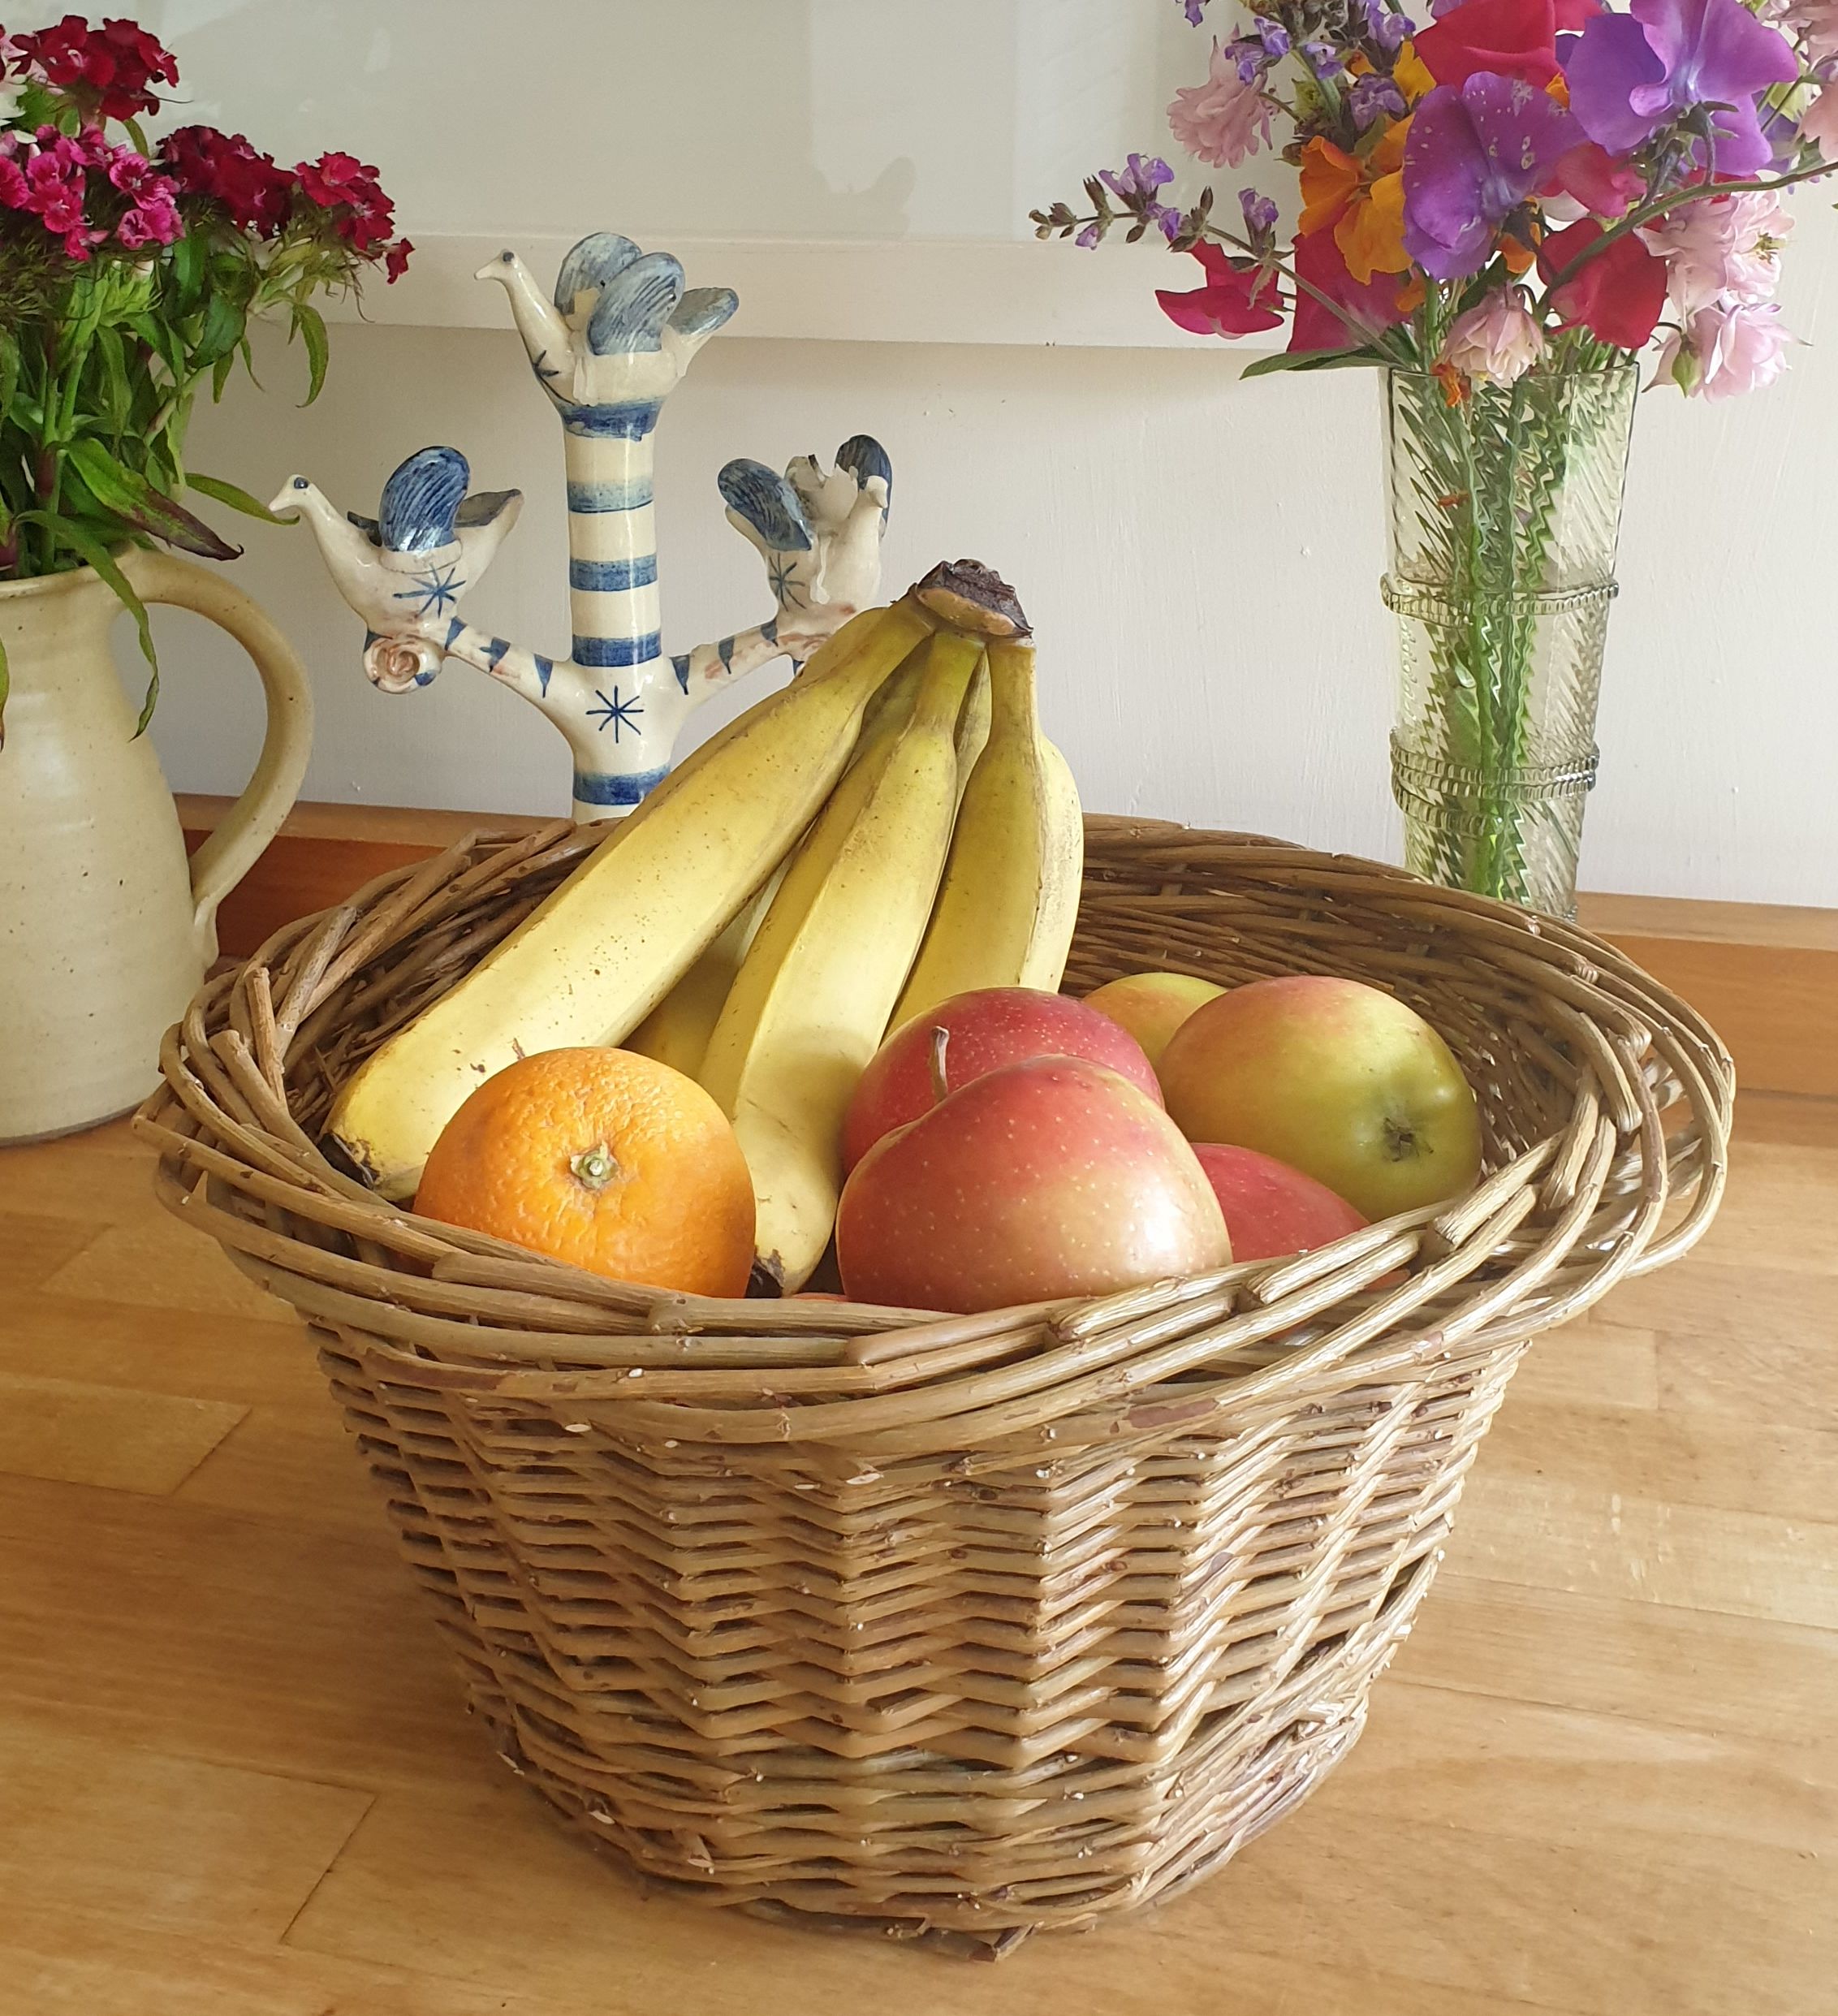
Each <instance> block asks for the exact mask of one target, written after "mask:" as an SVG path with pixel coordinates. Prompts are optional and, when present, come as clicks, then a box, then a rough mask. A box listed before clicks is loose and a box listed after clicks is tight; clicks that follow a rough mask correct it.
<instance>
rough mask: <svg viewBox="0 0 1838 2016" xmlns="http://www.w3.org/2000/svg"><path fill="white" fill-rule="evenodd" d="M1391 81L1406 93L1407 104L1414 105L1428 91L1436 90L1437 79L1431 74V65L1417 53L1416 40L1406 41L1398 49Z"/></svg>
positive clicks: (1392, 67) (1392, 66) (1405, 101)
mask: <svg viewBox="0 0 1838 2016" xmlns="http://www.w3.org/2000/svg"><path fill="white" fill-rule="evenodd" d="M1391 81H1392V83H1393V84H1396V86H1397V88H1399V90H1400V91H1401V92H1402V93H1404V103H1405V104H1406V105H1414V104H1416V102H1417V100H1418V99H1419V98H1420V97H1422V95H1423V94H1424V93H1425V92H1426V91H1434V90H1435V88H1436V80H1435V78H1434V77H1432V76H1430V70H1429V66H1428V65H1427V64H1426V63H1425V62H1424V60H1423V58H1422V57H1421V56H1419V55H1418V54H1417V45H1416V44H1415V43H1414V42H1406V43H1405V44H1404V47H1403V48H1402V49H1400V50H1399V51H1398V59H1397V61H1396V63H1393V64H1392V65H1391Z"/></svg>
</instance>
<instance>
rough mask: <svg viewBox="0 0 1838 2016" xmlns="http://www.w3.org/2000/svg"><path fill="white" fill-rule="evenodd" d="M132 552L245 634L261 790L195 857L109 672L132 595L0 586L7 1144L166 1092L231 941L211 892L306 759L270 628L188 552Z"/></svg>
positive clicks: (274, 819)
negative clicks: (184, 1030)
mask: <svg viewBox="0 0 1838 2016" xmlns="http://www.w3.org/2000/svg"><path fill="white" fill-rule="evenodd" d="M122 566H123V570H124V571H125V572H127V575H128V576H129V578H130V579H131V580H132V581H133V583H134V585H135V587H136V589H137V590H138V592H139V593H140V596H141V598H142V599H143V600H144V601H146V602H170V603H174V604H175V605H177V606H178V607H181V608H185V609H192V610H195V611H196V612H197V613H198V614H199V615H202V616H205V617H208V618H209V619H210V621H212V622H213V623H215V624H219V625H220V626H221V627H222V628H224V629H226V630H227V631H228V632H230V634H231V636H232V637H235V640H236V641H237V642H238V643H239V644H240V645H242V646H243V648H244V650H246V651H247V652H248V654H249V656H250V658H252V659H253V660H254V662H255V668H256V670H257V672H259V673H260V674H261V684H262V689H263V691H264V693H265V695H266V697H267V702H268V725H267V732H266V734H265V736H264V738H263V740H262V745H261V760H260V761H259V762H257V765H256V771H255V775H254V777H253V778H252V780H251V781H250V784H249V785H248V789H247V790H245V791H244V793H243V795H242V796H241V797H239V799H238V800H237V801H236V802H235V805H234V806H233V807H232V808H231V811H230V813H229V814H228V816H227V818H225V819H224V821H223V822H222V825H221V826H219V827H218V829H217V831H215V832H214V834H212V835H211V836H210V838H209V840H206V841H205V844H204V845H203V846H202V847H201V848H199V849H198V852H197V853H196V855H195V856H194V857H192V860H191V861H187V860H186V857H185V843H184V838H183V834H182V833H181V832H180V831H179V814H178V810H177V808H176V807H175V805H174V804H173V802H172V794H171V792H170V791H169V790H168V789H167V788H166V779H165V778H164V776H163V775H162V774H161V771H160V766H159V758H157V756H156V755H155V754H154V753H153V744H152V742H151V741H150V740H149V739H148V738H147V737H146V736H144V735H143V736H139V737H136V735H135V732H134V714H133V710H132V709H131V708H130V706H129V705H128V702H127V695H126V693H124V692H123V689H122V684H121V681H120V680H119V677H118V676H117V675H116V672H115V667H114V654H113V651H112V650H111V648H110V631H111V630H112V629H113V628H114V624H115V623H116V620H117V619H119V617H120V616H121V615H122V614H123V610H122V606H121V604H120V602H119V601H118V600H117V599H116V598H115V596H114V594H113V593H112V591H111V590H110V589H109V587H108V586H107V585H106V583H105V582H104V581H102V580H101V577H100V576H97V574H96V573H95V572H93V570H91V569H90V568H82V569H80V570H79V571H77V572H72V573H67V574H53V575H48V576H44V577H43V578H41V579H39V580H35V581H8V582H0V643H3V644H4V645H5V646H6V662H7V668H8V671H9V672H10V674H11V685H12V689H11V695H10V697H9V698H8V700H7V702H6V744H5V746H4V747H3V748H0V1142H20V1141H31V1140H33V1139H37V1138H41V1137H43V1136H45V1135H50V1134H58V1133H71V1132H72V1131H74V1130H75V1129H78V1128H81V1127H88V1126H91V1125H94V1124H95V1123H96V1122H97V1121H98V1120H106V1119H108V1118H110V1117H111V1116H114V1115H116V1114H119V1113H123V1112H127V1110H128V1109H129V1108H131V1107H133V1106H135V1105H136V1104H137V1103H139V1102H140V1099H142V1098H143V1097H144V1096H145V1094H147V1093H148V1092H149V1091H150V1090H152V1089H153V1084H154V1082H155V1081H156V1079H157V1076H158V1057H159V1047H160V1038H161V1037H162V1035H163V1034H165V1032H166V1030H167V1029H168V1028H169V1027H170V1025H172V1024H173V1023H174V1022H175V1021H178V1020H179V1017H180V1016H181V1015H182V1014H183V1012H184V1009H185V1006H186V1004H187V1003H188V1001H189V1000H190V999H191V997H192V994H193V993H194V992H195V991H196V989H197V987H198V985H199V983H200V982H201V980H202V979H203V978H204V974H205V969H206V968H207V967H208V966H209V964H210V962H211V961H212V960H213V959H214V958H215V957H216V956H217V907H218V904H219V903H221V902H222V900H223V898H224V896H226V895H227V893H228V892H229V891H231V889H233V888H234V887H235V886H236V884H237V883H238V882H239V880H240V879H241V878H242V877H243V875H244V873H245V872H246V871H247V870H248V868H249V866H250V865H251V864H252V862H253V861H254V860H255V859H256V857H257V855H258V854H260V853H261V850H262V849H263V848H265V846H266V845H267V844H268V843H269V841H270V840H271V839H272V838H273V837H274V831H275V829H276V828H277V827H278V826H279V825H280V823H281V821H282V820H283V818H285V817H286V816H287V811H288V809H289V808H290V807H291V805H292V804H293V801H294V799H295V796H296V794H297V792H299V789H300V779H301V778H302V777H303V776H304V775H305V771H306V759H307V753H308V748H309V746H310V744H311V740H312V733H313V701H312V696H311V693H310V692H309V690H308V686H307V682H306V673H305V671H304V667H302V666H301V664H300V660H299V658H296V656H295V654H294V653H293V650H291V647H290V646H289V645H288V644H287V641H286V639H285V638H283V637H282V635H281V633H280V632H279V631H278V629H276V628H275V627H274V624H272V623H271V622H270V620H269V619H268V618H267V617H266V616H265V615H263V614H262V612H261V610H260V609H258V608H257V607H256V605H255V604H254V603H253V602H251V601H250V600H249V598H248V596H247V595H244V594H242V593H241V592H240V591H239V590H238V589H235V588H232V587H231V585H229V584H228V583H227V581H222V579H220V578H219V577H218V576H217V575H215V574H212V573H208V572H205V569H204V568H200V567H194V566H192V565H191V564H190V563H188V562H187V561H183V560H179V559H174V558H172V557H171V556H170V555H167V554H164V553H157V552H138V551H137V552H134V553H131V554H129V555H126V556H125V557H124V558H123V561H122ZM169 655H170V654H169Z"/></svg>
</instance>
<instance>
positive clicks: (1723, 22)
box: [1564, 0, 1800, 175]
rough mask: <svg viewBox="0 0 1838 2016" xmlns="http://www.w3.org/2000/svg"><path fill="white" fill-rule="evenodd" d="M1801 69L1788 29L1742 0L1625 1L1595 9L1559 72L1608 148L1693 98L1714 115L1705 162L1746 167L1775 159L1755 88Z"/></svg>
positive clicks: (1619, 148) (1632, 140)
mask: <svg viewBox="0 0 1838 2016" xmlns="http://www.w3.org/2000/svg"><path fill="white" fill-rule="evenodd" d="M1799 74H1800V66H1799V62H1798V59H1797V58H1796V57H1795V55H1794V54H1793V47H1792V45H1790V44H1789V43H1788V41H1787V38H1786V37H1784V36H1783V35H1780V34H1778V33H1776V32H1775V30H1774V29H1773V28H1769V27H1767V26H1766V25H1765V24H1763V23H1762V22H1760V21H1758V20H1757V19H1755V17H1754V15H1752V14H1751V13H1750V11H1749V10H1748V9H1747V8H1746V7H1745V6H1743V5H1742V0H1630V11H1629V12H1628V13H1626V14H1601V15H1597V16H1596V18H1595V19H1594V20H1593V21H1591V22H1590V23H1589V24H1587V26H1586V27H1585V28H1584V29H1583V32H1582V33H1581V35H1580V36H1578V37H1577V40H1576V41H1575V42H1574V43H1573V45H1571V46H1570V48H1569V49H1568V52H1567V60H1566V62H1565V64H1564V75H1565V77H1566V79H1567V80H1568V84H1569V90H1570V106H1571V110H1573V112H1574V113H1575V114H1576V115H1577V123H1578V124H1579V125H1580V126H1581V127H1582V129H1583V131H1584V132H1586V133H1587V134H1588V136H1590V139H1591V140H1599V141H1600V142H1601V143H1602V145H1603V146H1604V147H1606V148H1607V149H1608V151H1609V152H1610V153H1614V154H1621V153H1628V152H1629V150H1630V149H1633V148H1635V147H1637V146H1639V145H1641V143H1642V141H1643V140H1648V139H1650V137H1651V136H1653V135H1654V134H1655V133H1656V132H1659V129H1660V128H1661V127H1663V126H1668V125H1670V124H1671V123H1672V121H1673V120H1675V119H1677V118H1679V117H1680V116H1681V114H1684V113H1686V112H1689V111H1690V110H1693V107H1695V106H1702V105H1706V104H1715V105H1718V106H1721V107H1722V108H1723V109H1722V110H1718V111H1715V112H1713V113H1712V114H1711V131H1712V132H1713V134H1714V136H1715V140H1714V145H1713V146H1712V148H1711V149H1709V150H1707V151H1709V152H1710V153H1711V154H1712V156H1713V158H1712V160H1711V164H1710V165H1711V166H1712V167H1713V169H1714V170H1715V172H1716V173H1717V174H1719V175H1751V174H1753V173H1754V171H1755V170H1757V169H1758V168H1765V167H1766V166H1767V165H1768V163H1769V162H1770V161H1771V159H1772V158H1773V154H1774V149H1773V145H1772V143H1771V141H1770V140H1768V139H1767V136H1765V135H1764V134H1763V133H1762V127H1761V121H1760V119H1758V116H1757V114H1756V110H1755V98H1756V95H1757V93H1759V92H1761V91H1763V90H1765V89H1766V88H1767V87H1768V85H1770V84H1790V83H1792V82H1793V80H1794V79H1795V78H1797V76H1799Z"/></svg>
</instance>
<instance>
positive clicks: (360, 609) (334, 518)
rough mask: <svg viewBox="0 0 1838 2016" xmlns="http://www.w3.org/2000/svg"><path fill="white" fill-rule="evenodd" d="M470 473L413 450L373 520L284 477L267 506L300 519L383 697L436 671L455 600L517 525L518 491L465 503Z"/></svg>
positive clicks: (452, 455)
mask: <svg viewBox="0 0 1838 2016" xmlns="http://www.w3.org/2000/svg"><path fill="white" fill-rule="evenodd" d="M471 474H472V472H471V470H470V468H468V465H467V462H466V458H465V456H464V455H462V454H461V453H460V451H459V450H458V449H457V448H421V449H418V450H417V451H416V453H414V454H413V455H410V456H409V458H408V460H407V461H406V462H404V463H403V464H400V465H399V467H398V468H396V470H395V473H393V474H392V475H391V476H390V479H389V481H387V482H386V483H385V484H384V486H383V494H382V501H381V502H380V503H379V504H378V507H377V509H378V515H377V516H375V517H374V518H365V517H361V516H359V514H358V513H357V512H354V511H353V512H339V509H338V507H336V506H335V505H334V503H332V501H331V499H330V498H329V497H327V496H326V494H325V493H324V491H322V490H321V489H320V488H319V487H318V486H317V484H315V483H311V482H309V481H308V480H307V479H306V477H304V476H291V477H288V479H287V482H286V483H285V484H284V485H283V486H282V489H281V492H280V494H279V495H278V497H276V498H275V499H274V502H273V503H272V504H271V505H270V507H269V508H270V510H271V511H276V512H280V511H285V510H287V509H288V508H289V507H292V508H294V509H296V510H298V511H299V512H301V513H302V514H303V515H304V517H305V519H306V521H307V524H308V526H309V527H310V528H311V529H312V532H313V537H314V538H315V539H316V540H317V542H318V546H319V551H320V555H321V558H322V559H324V561H325V563H326V572H327V573H329V574H330V576H331V577H332V581H333V584H334V586H335V587H336V588H337V589H338V591H339V594H341V595H343V598H345V600H346V602H348V603H349V604H350V606H351V607H352V609H353V610H355V611H356V613H357V614H358V615H360V616H361V617H362V618H363V619H364V622H365V628H366V630H367V631H368V632H369V635H368V636H367V637H365V653H364V666H365V671H367V672H368V673H369V676H370V678H371V680H373V683H374V684H377V685H378V686H380V687H382V689H383V690H384V691H385V692H386V693H401V692H403V691H404V690H405V689H407V688H408V687H410V686H425V685H426V684H428V683H429V680H432V679H433V678H434V676H435V675H436V674H437V673H438V671H439V670H440V667H441V660H442V655H443V651H442V640H443V639H444V637H445V636H446V633H447V629H448V628H449V627H450V624H451V622H452V621H453V620H455V619H454V618H453V617H452V615H451V612H452V611H453V610H454V609H455V607H457V606H458V603H459V599H460V594H462V592H463V591H464V590H465V589H468V588H472V587H475V586H477V583H478V581H479V578H480V576H481V575H482V574H483V573H484V572H485V569H486V568H488V567H489V566H490V564H491V559H492V555H494V553H496V552H497V550H498V547H499V546H501V545H502V544H503V541H504V535H505V534H506V533H507V532H509V530H510V529H511V526H512V525H515V524H516V522H517V513H518V512H519V511H520V510H521V508H522V507H523V501H524V499H523V492H522V491H521V490H477V491H474V492H473V493H472V494H471V495H470V496H468V494H467V490H466V486H467V484H468V481H470V480H471ZM379 646H380V647H382V648H378V647H379ZM391 647H394V648H391Z"/></svg>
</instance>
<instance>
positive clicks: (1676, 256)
mask: <svg viewBox="0 0 1838 2016" xmlns="http://www.w3.org/2000/svg"><path fill="white" fill-rule="evenodd" d="M1792 229H1793V218H1791V217H1789V216H1788V214H1787V212H1786V211H1785V210H1784V209H1782V207H1781V204H1780V197H1779V196H1776V195H1775V193H1774V192H1773V191H1772V190H1771V189H1757V190H1753V191H1746V192H1743V193H1742V194H1740V195H1737V196H1714V197H1711V198H1709V199H1707V200H1706V201H1702V202H1697V203H1681V204H1680V205H1678V207H1677V208H1676V209H1673V210H1670V211H1668V213H1667V214H1666V215H1665V216H1663V217H1662V218H1660V219H1659V221H1658V222H1656V223H1655V224H1652V225H1650V226H1648V227H1647V228H1646V231H1644V232H1643V233H1642V235H1643V236H1644V237H1645V239H1646V243H1647V244H1648V245H1649V246H1650V248H1652V249H1653V250H1654V251H1655V252H1656V253H1658V254H1659V256H1660V257H1661V258H1663V260H1664V261H1666V293H1667V296H1668V299H1669V300H1671V302H1672V306H1673V307H1674V308H1675V309H1676V310H1677V311H1678V313H1680V314H1681V316H1683V317H1685V319H1686V320H1687V321H1689V319H1690V318H1691V317H1693V315H1695V314H1697V313H1698V311H1699V309H1705V308H1708V307H1709V306H1710V305H1711V303H1712V302H1713V301H1715V300H1719V299H1720V298H1724V297H1727V298H1728V300H1731V301H1732V302H1740V303H1743V304H1753V303H1755V302H1758V301H1768V300H1773V298H1774V291H1775V287H1776V286H1777V285H1778V284H1779V282H1780V261H1779V258H1778V257H1777V255H1778V253H1779V252H1780V248H1781V245H1782V244H1783V242H1784V240H1785V239H1786V236H1787V234H1788V231H1791V230H1792Z"/></svg>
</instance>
